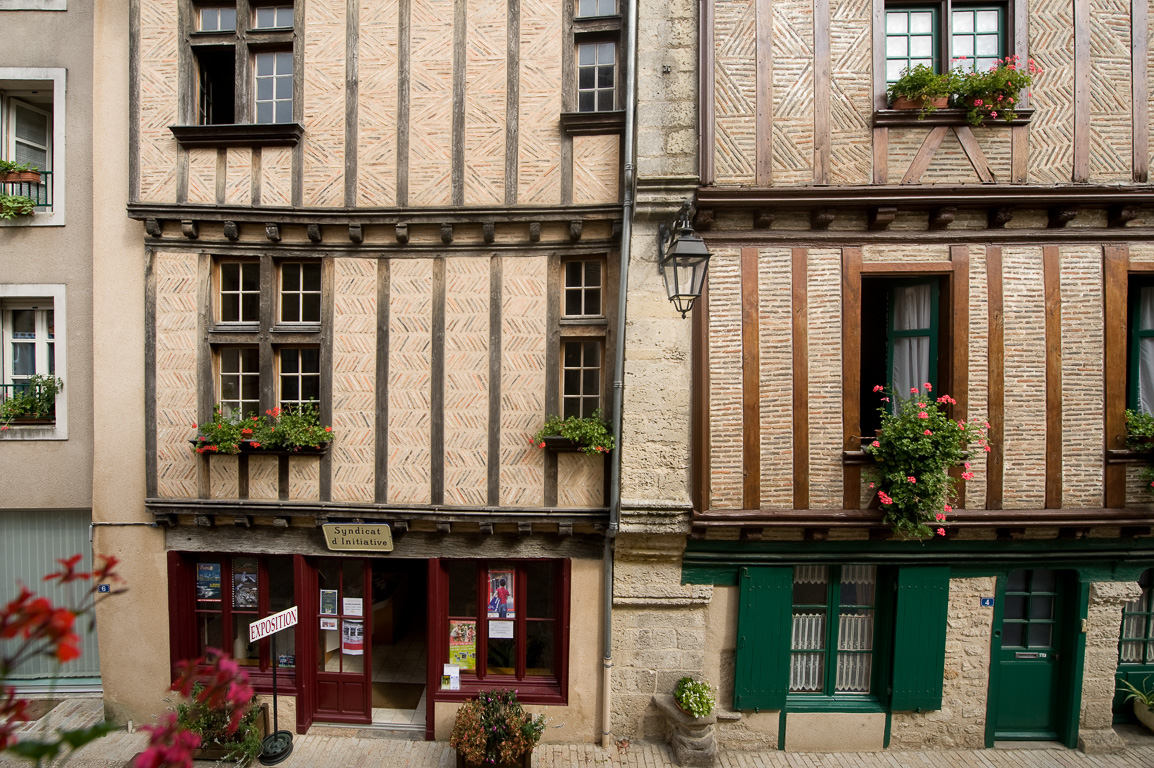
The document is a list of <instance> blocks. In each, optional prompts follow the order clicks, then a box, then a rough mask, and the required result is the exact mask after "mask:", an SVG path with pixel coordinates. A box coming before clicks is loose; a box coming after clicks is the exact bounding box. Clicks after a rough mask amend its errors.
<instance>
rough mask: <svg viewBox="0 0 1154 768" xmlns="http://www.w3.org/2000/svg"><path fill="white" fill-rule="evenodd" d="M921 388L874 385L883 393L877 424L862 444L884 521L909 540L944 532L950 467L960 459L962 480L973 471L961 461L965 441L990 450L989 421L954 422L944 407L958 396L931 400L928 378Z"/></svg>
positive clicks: (951, 486) (950, 491) (951, 491)
mask: <svg viewBox="0 0 1154 768" xmlns="http://www.w3.org/2000/svg"><path fill="white" fill-rule="evenodd" d="M924 389H925V392H922V391H921V390H920V389H918V388H916V387H915V388H911V389H910V392H909V394H908V395H904V396H899V395H897V394H896V393H894V392H892V391H890V390H887V389H886V388H885V387H882V386H880V385H879V386H876V387H874V392H878V393H881V395H882V398H881V400H882V403H881V405H880V407H879V408H878V410H879V411H880V412H881V429H879V430H878V433H877V437H876V439H874V440H873V441H872V442H871V443H870V444H869V445H867V446H866V447H865V452H866V453H867V454H869V455H870V456H872V457H873V459H874V461H875V462H876V463H877V466H876V467H875V468H874V473H875V475H876V477H877V480H876V481H875V482H873V483H870V488H875V487H876V488H877V498H878V500H879V501H880V503H881V508H882V509H883V510H884V511H885V522H886V524H887V525H889V526H891V527H892V528H893V530H894V533H896V534H898V535H900V536H902V537H904V538H910V539H925V538H930V537H932V536H935V535H937V536H945V535H946V530H945V521H946V514H947V513H948V512H951V511H953V508H952V507H951V506H950V504H951V503H952V502H953V500H954V479H953V478H952V477H950V475H949V469H950V467H952V466H956V465H958V464H963V463H964V466H965V471H964V472H962V479H963V480H972V479H973V477H974V473H973V471H972V470H971V467H970V464H969V462H966V461H965V458H966V453H965V448H966V444H967V443H968V442H973V443H977V444H978V445H979V446H981V447H982V448H984V449H985V450H986V451H989V450H990V447H989V445H988V443H987V441H986V434H985V432H984V431H983V430H984V429H988V428H989V424H988V423H987V424H984V425H983V424H980V423H978V422H977V420H973V421H971V422H970V424H968V425H967V424H966V422H964V421H954V420H953V419H952V418H951V417H950V416H949V414H948V413H947V409H948V406H950V405H954V404H956V402H957V401H955V400H954V399H953V398H952V397H950V396H949V395H942V396H940V397H938V398H937V399H936V400H935V399H934V398H933V397H932V396H931V394H930V393H931V392H932V389H933V388H932V387H931V386H930V384H929V382H927V383H926V384H925V385H924ZM891 397H892V401H891ZM891 402H892V404H893V407H891Z"/></svg>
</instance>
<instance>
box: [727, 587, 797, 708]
mask: <svg viewBox="0 0 1154 768" xmlns="http://www.w3.org/2000/svg"><path fill="white" fill-rule="evenodd" d="M740 589H741V603H740V605H739V606H738V612H737V660H736V669H735V674H734V681H733V708H734V709H735V710H742V709H781V708H782V707H784V706H785V694H786V692H787V691H788V690H789V646H790V639H791V636H792V633H791V630H790V628H791V627H792V624H793V619H792V616H791V608H792V606H793V569H792V568H742V569H741V579H740Z"/></svg>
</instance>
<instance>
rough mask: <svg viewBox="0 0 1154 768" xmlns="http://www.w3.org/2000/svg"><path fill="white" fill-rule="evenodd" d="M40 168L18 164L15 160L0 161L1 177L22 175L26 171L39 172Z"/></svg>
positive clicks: (28, 164) (29, 164)
mask: <svg viewBox="0 0 1154 768" xmlns="http://www.w3.org/2000/svg"><path fill="white" fill-rule="evenodd" d="M39 170H40V167H39V166H36V165H32V164H31V163H18V162H16V161H15V160H0V176H3V175H4V174H7V173H22V172H24V171H39Z"/></svg>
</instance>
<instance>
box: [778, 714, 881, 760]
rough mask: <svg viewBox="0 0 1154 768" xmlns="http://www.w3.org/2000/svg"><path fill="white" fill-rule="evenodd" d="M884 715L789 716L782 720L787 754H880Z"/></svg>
mask: <svg viewBox="0 0 1154 768" xmlns="http://www.w3.org/2000/svg"><path fill="white" fill-rule="evenodd" d="M885 732H886V716H885V713H884V712H869V713H852V712H790V713H788V714H786V716H785V748H786V751H788V752H880V751H881V750H882V745H883V744H884V743H885Z"/></svg>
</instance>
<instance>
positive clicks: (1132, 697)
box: [1118, 679, 1154, 731]
mask: <svg viewBox="0 0 1154 768" xmlns="http://www.w3.org/2000/svg"><path fill="white" fill-rule="evenodd" d="M1118 682H1119V683H1120V684H1121V685H1122V687H1123V688H1125V689H1126V691H1127V694H1126V701H1132V702H1134V704H1133V706H1134V717H1136V718H1138V722H1140V723H1142V725H1144V726H1146V728H1147V729H1149V730H1151V731H1154V691H1152V690H1150V689H1148V688H1147V687H1146V686H1147V684H1148V682H1149V679H1146V680H1143V681H1142V687H1141V688H1137V687H1135V685H1134V684H1133V683H1131V682H1130V681H1129V680H1119V681H1118Z"/></svg>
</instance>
